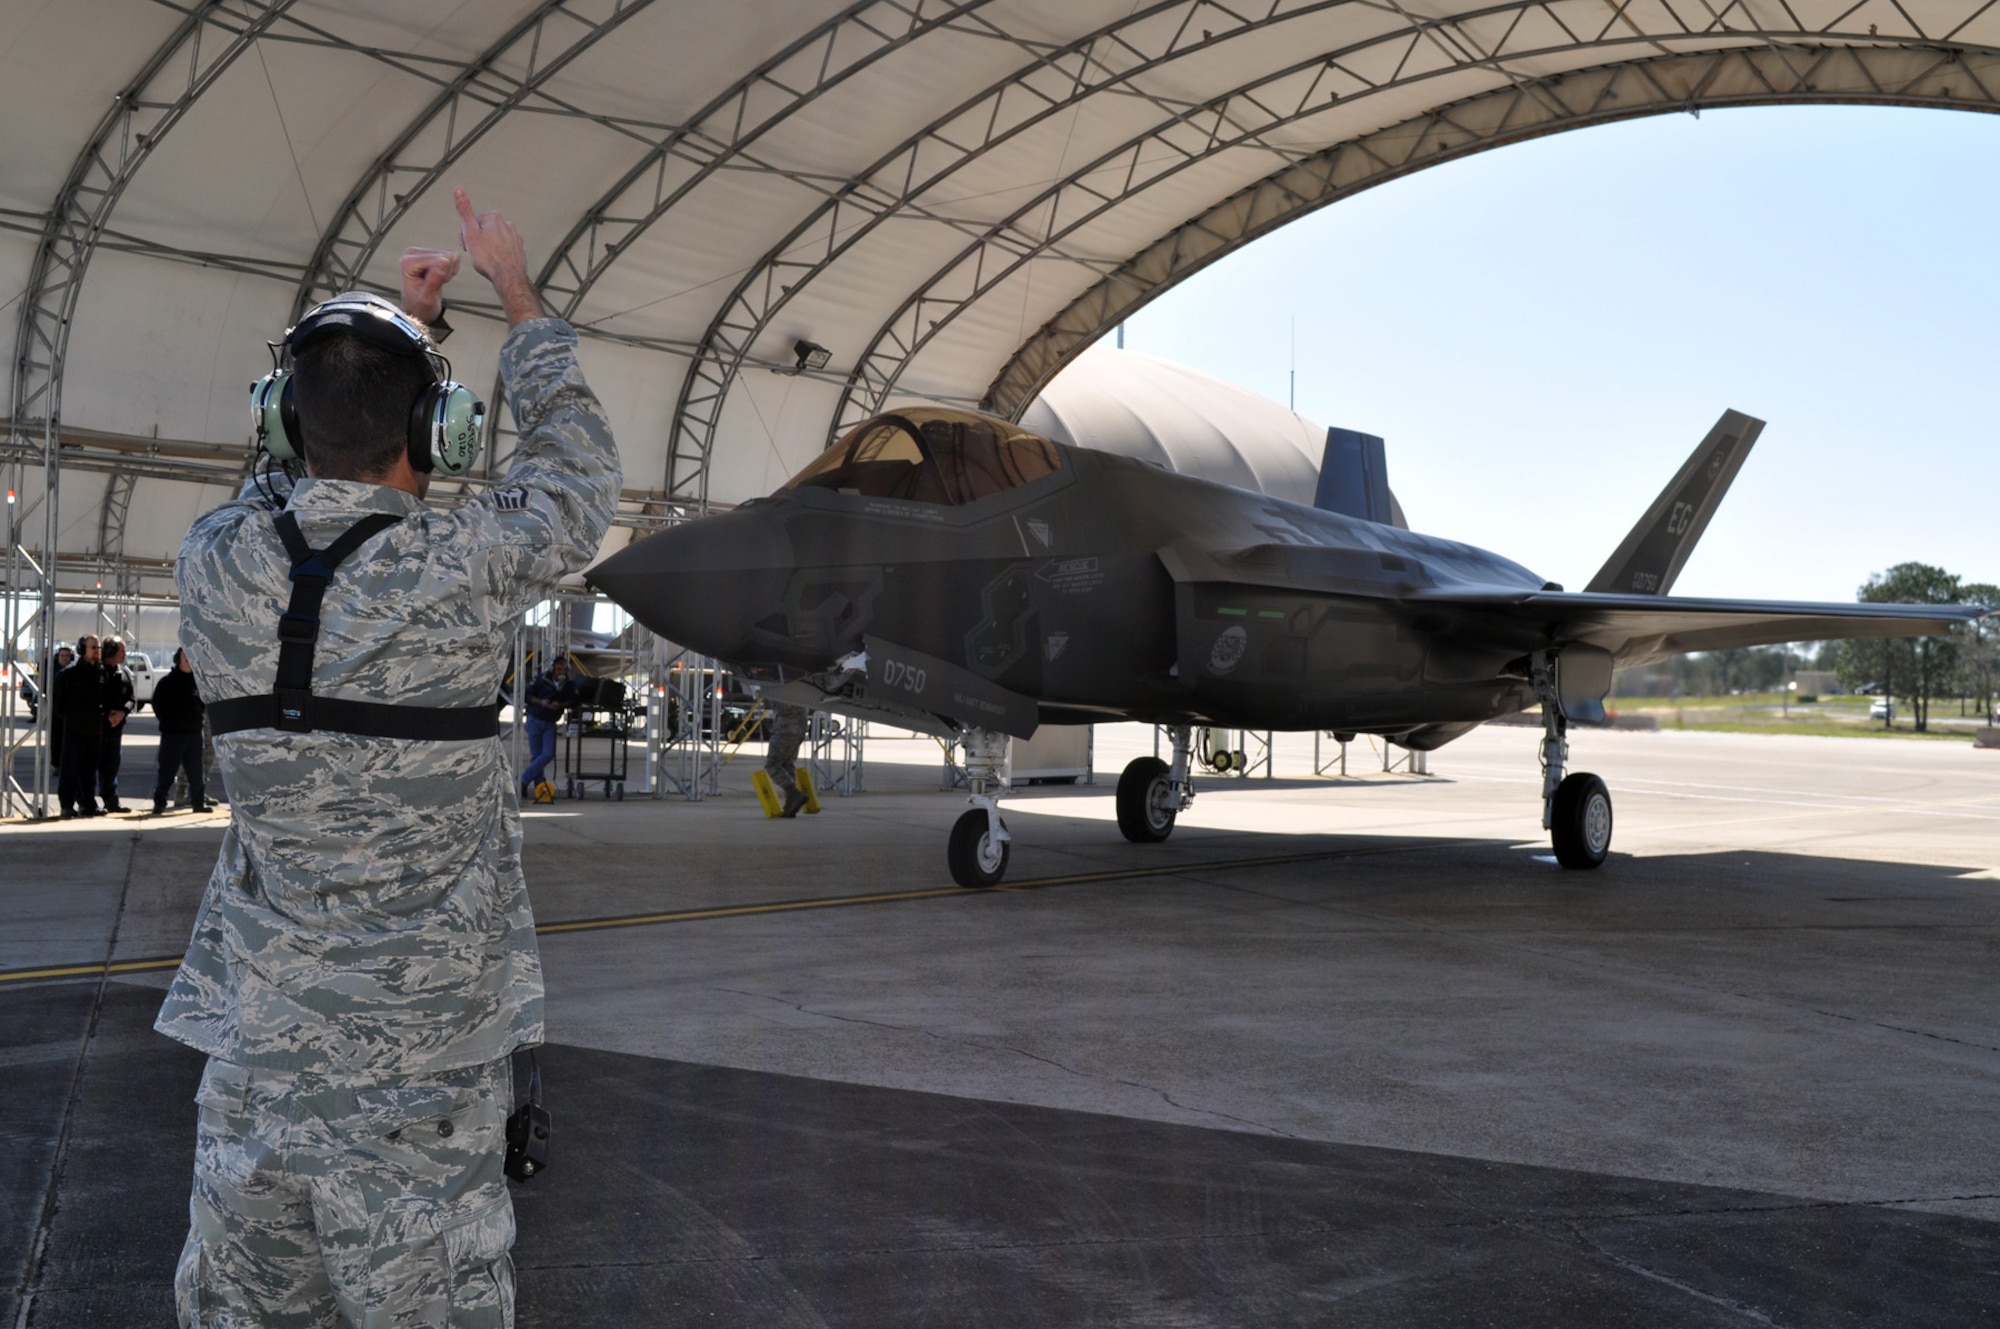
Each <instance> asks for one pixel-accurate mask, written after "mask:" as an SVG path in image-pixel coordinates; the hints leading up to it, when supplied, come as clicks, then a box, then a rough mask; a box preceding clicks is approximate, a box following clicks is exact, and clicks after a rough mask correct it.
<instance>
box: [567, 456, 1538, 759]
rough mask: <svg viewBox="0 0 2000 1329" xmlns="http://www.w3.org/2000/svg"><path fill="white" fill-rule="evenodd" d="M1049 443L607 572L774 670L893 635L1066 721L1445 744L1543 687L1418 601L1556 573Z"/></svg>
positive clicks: (812, 497) (653, 622)
mask: <svg viewBox="0 0 2000 1329" xmlns="http://www.w3.org/2000/svg"><path fill="white" fill-rule="evenodd" d="M1048 446H1050V447H1057V448H1059V450H1060V458H1061V466H1060V468H1059V469H1056V470H1055V471H1053V472H1052V473H1050V474H1047V475H1044V476H1042V477H1041V478H1039V479H1036V480H1033V481H1032V482H1030V483H1027V484H1023V485H1020V486H1018V487H1016V488H1012V489H1009V490H1007V491H1005V492H1002V493H998V494H993V495H990V496H988V497H983V498H979V499H977V500H975V501H972V502H968V503H963V504H956V505H954V504H948V503H930V502H920V501H911V500H906V499H901V498H889V497H870V496H868V495H865V494H857V493H843V492H839V491H838V490H835V489H829V488H814V487H802V488H790V489H785V490H781V491H780V492H779V493H778V494H776V495H774V496H772V497H769V498H764V499H758V500H755V501H753V502H751V503H749V504H746V505H744V506H743V507H741V508H739V509H737V510H735V511H733V512H730V513H726V514H721V515H717V516H712V517H708V518H704V519H702V520H700V521H696V522H692V523H689V524H688V525H686V526H683V527H678V528H675V529H672V530H669V531H666V532H663V533H661V534H659V535H656V536H653V537H651V538H650V539H648V540H646V541H645V542H643V543H642V544H639V545H636V546H634V547H633V548H631V549H630V550H628V551H626V552H624V553H622V554H620V555H618V556H616V557H615V558H613V559H612V560H610V561H609V562H607V563H606V564H605V565H603V566H602V567H601V568H599V569H597V570H596V571H593V573H592V574H591V579H592V580H593V581H594V582H597V583H598V584H599V585H601V586H603V587H604V588H605V589H607V590H608V591H610V592H611V593H612V594H613V595H614V597H615V598H617V599H618V600H619V601H620V602H621V603H623V604H624V605H625V606H626V607H627V608H629V609H631V610H632V611H633V612H634V613H635V615H636V616H637V617H638V618H639V620H640V621H641V622H643V623H645V624H646V625H647V626H648V627H650V628H652V629H653V630H654V631H656V632H658V633H660V634H661V635H663V636H665V637H667V638H668V639H669V640H672V641H674V642H677V643H679V644H682V645H685V646H688V647H690V648H692V649H695V650H697V651H700V652H702V653H704V654H709V655H714V656H716V657H718V658H720V659H723V660H725V661H728V662H730V663H731V664H734V665H737V666H739V667H743V668H745V669H746V671H747V672H749V673H750V674H751V675H752V676H757V675H759V674H762V675H764V676H766V677H769V676H770V675H771V673H772V671H774V670H777V671H782V673H783V674H785V675H786V676H791V675H795V674H819V673H823V672H825V671H827V670H829V669H831V668H832V667H833V666H834V665H835V663H836V662H837V661H839V660H841V659H843V658H844V657H848V656H850V655H852V654H853V653H855V652H858V651H860V650H862V649H863V644H864V638H874V639H879V640H881V641H886V642H893V643H896V644H897V645H899V646H902V647H907V648H910V649H911V650H912V651H915V652H919V653H922V654H923V655H927V656H930V657H934V658H936V659H938V660H943V661H949V662H951V663H952V664H955V665H959V666H962V667H963V668H964V669H965V670H967V671H969V672H970V673H971V674H974V675H976V676H978V677H979V678H980V679H983V680H986V681H988V682H990V683H991V684H992V685H994V686H996V687H998V688H1001V689H1005V690H1007V691H1008V692H1012V693H1016V694H1019V695H1021V696H1023V697H1026V698H1031V699H1033V700H1034V701H1035V702H1036V703H1037V705H1038V710H1039V719H1040V720H1041V721H1042V722H1045V723H1082V722H1089V721H1093V720H1102V719H1111V718H1129V719H1137V720H1144V721H1153V722H1160V723H1169V722H1177V721H1178V722H1190V721H1195V722H1206V723H1212V724H1219V725H1228V726H1232V727H1243V728H1252V729H1314V728H1318V729H1332V730H1354V731H1369V732H1376V733H1384V734H1395V735H1401V736H1406V737H1413V741H1415V742H1417V743H1419V744H1422V745H1426V746H1428V745H1431V744H1434V743H1435V742H1442V741H1444V740H1445V739H1447V738H1449V737H1451V736H1453V735H1455V734H1456V733H1459V732H1462V731H1463V730H1464V729H1465V728H1468V727H1470V726H1471V725H1473V724H1476V723H1478V722H1480V721H1482V720H1486V719H1490V718H1492V717H1493V716H1496V715H1501V714H1505V713H1507V712H1510V711H1514V710H1519V709H1521V708H1522V707H1524V706H1526V705H1528V704H1530V703H1531V702H1532V700H1533V697H1532V693H1531V691H1530V689H1529V687H1528V684H1527V682H1526V681H1525V679H1524V678H1523V677H1522V676H1521V675H1520V674H1519V673H1518V672H1515V673H1511V674H1510V673H1508V672H1506V671H1507V667H1508V665H1509V663H1510V661H1511V660H1512V659H1513V658H1514V657H1515V656H1517V655H1519V654H1521V653H1524V652H1525V651H1527V650H1531V649H1533V648H1534V646H1535V644H1536V642H1535V641H1534V640H1533V639H1532V638H1531V637H1523V638H1522V639H1521V641H1520V642H1518V643H1509V644H1508V645H1506V646H1504V647H1496V646H1494V645H1493V644H1492V643H1491V642H1484V641H1483V642H1482V643H1481V646H1480V648H1479V649H1476V650H1473V649H1466V650H1454V648H1453V644H1452V640H1451V636H1452V634H1451V628H1452V616H1451V615H1450V614H1449V613H1447V612H1441V611H1437V610H1426V609H1425V608H1423V607H1422V606H1420V605H1412V604H1408V603H1405V602H1404V601H1403V599H1402V597H1403V596H1405V595H1407V594H1408V593H1409V592H1411V591H1413V590H1417V589H1421V588H1431V587H1437V586H1441V585H1454V584H1465V585H1472V586H1478V587H1480V588H1484V589H1503V588H1504V589H1509V590H1516V591H1519V590H1534V589H1538V588H1540V587H1541V586H1542V585H1543V582H1542V579H1541V578H1539V577H1537V576H1536V575H1535V574H1533V573H1531V572H1529V571H1528V570H1527V569H1526V568H1523V567H1521V566H1520V565H1519V564H1516V563H1513V562H1511V561H1509V560H1507V559H1504V558H1500V557H1498V556H1497V555H1494V554H1491V553H1487V552H1486V551H1484V550H1480V549H1476V548H1473V547H1472V546H1470V545H1465V544H1459V543H1455V542H1452V541H1447V540H1439V539H1434V538H1431V537H1428V536H1423V535H1417V534H1414V533H1412V532H1410V531H1406V530H1401V529H1398V528H1396V527H1392V526H1385V525H1380V524H1377V523H1373V522H1366V521H1359V520H1355V519H1351V518H1347V517H1343V516H1339V515H1337V514H1334V513H1329V512H1323V511H1320V510H1319V509H1316V508H1310V507H1305V506H1302V505H1300V504H1296V503H1289V502H1285V501H1282V500H1279V499H1274V498H1269V497H1266V496H1264V495H1260V494H1255V493H1251V492H1249V491H1246V490H1241V489H1235V488H1231V487H1229V486H1225V485H1219V484H1213V483H1210V482H1207V481H1204V480H1199V479H1195V478H1192V477H1188V476H1182V475H1176V474H1172V473H1168V472H1164V471H1161V470H1157V469H1155V468H1153V467H1151V466H1148V465H1146V464H1144V463H1141V462H1137V461H1132V460H1129V459H1127V458H1123V457H1118V456H1113V455H1111V454H1108V453H1100V452H1093V451H1089V450H1086V449H1078V448H1068V447H1060V445H1055V444H1049V445H1048ZM1280 564H1289V565H1290V566H1278V565H1280ZM1272 574H1276V575H1277V577H1278V578H1279V579H1281V580H1283V581H1284V582H1285V584H1286V589H1274V588H1273V587H1272V586H1270V585H1269V584H1268V583H1269V582H1270V581H1271V580H1272V579H1273V578H1272ZM1239 577H1240V578H1241V579H1240V580H1239V579H1238V578H1239ZM1258 582H1261V583H1267V584H1253V583H1258ZM884 700H892V699H890V698H885V699H884ZM953 718H957V719H962V720H963V719H968V718H969V717H966V716H955V717H953ZM1427 739H1428V740H1429V742H1425V740H1427Z"/></svg>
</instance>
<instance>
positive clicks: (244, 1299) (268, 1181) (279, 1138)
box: [174, 1058, 514, 1329]
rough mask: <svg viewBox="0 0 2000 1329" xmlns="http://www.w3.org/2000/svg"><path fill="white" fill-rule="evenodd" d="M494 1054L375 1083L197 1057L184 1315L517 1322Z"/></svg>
mask: <svg viewBox="0 0 2000 1329" xmlns="http://www.w3.org/2000/svg"><path fill="white" fill-rule="evenodd" d="M512 1099H513V1080H512V1071H511V1068H510V1067H509V1064H508V1062H507V1061H506V1060H505V1059H504V1058H503V1059H502V1060H500V1061H496V1062H490V1063H488V1064H487V1065H485V1066H473V1067H466V1068H462V1069H459V1070H453V1071H444V1072H440V1073H437V1074H433V1075H423V1076H413V1077H403V1078H400V1079H391V1080H389V1081H384V1080H381V1079H379V1078H376V1077H365V1078H360V1079H357V1078H356V1077H353V1076H338V1075H333V1076H329V1075H315V1074H299V1073H296V1072H274V1071H256V1070H251V1069H249V1068H247V1067H243V1066H235V1065H231V1064H229V1063H228V1062H223V1061H215V1060H211V1061H210V1062H209V1064H208V1070H207V1071H206V1073H204V1074H203V1076H202V1078H201V1088H200V1089H199V1090H198V1091H197V1092H196V1094H195V1101H196V1102H197V1103H198V1104H199V1105H200V1108H201V1124H200V1126H199V1128H198V1130H197V1132H196V1136H195V1170H194V1175H195V1182H194V1198H193V1201H192V1203H191V1205H190V1209H191V1211H192V1219H193V1221H192V1223H191V1225H190V1228H189V1231H188V1238H187V1244H186V1245H185V1246H183V1247H182V1248H181V1258H180V1265H179V1267H178V1268H177V1269H176V1270H175V1271H174V1299H175V1303H176V1309H177V1311H178V1315H179V1319H180V1323H181V1324H183V1325H188V1326H197V1325H198V1326H203V1327H204V1329H206V1327H207V1326H222V1327H226V1329H251V1326H256V1329H336V1326H339V1325H341V1324H343V1323H344V1324H346V1325H350V1326H353V1327H354V1329H378V1327H379V1329H386V1327H387V1326H390V1325H396V1326H411V1325H427V1326H439V1327H440V1329H443V1327H444V1326H450V1329H506V1327H507V1326H510V1325H512V1323H513V1304H514V1264H513V1261H512V1259H511V1258H510V1257H509V1256H508V1254H507V1251H508V1248H509V1247H510V1246H512V1245H513V1243H514V1210H513V1205H512V1203H511V1201H510V1199H509V1197H508V1194H507V1181H506V1177H505V1176H504V1174H503V1173H502V1170H501V1161H502V1159H503V1157H504V1155H505V1149H504V1140H505V1131H506V1119H507V1113H508V1111H509V1107H510V1104H511V1102H512Z"/></svg>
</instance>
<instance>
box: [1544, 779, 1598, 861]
mask: <svg viewBox="0 0 2000 1329" xmlns="http://www.w3.org/2000/svg"><path fill="white" fill-rule="evenodd" d="M1549 837H1550V838H1551V839H1552V840H1554V841H1555V846H1556V862H1558V863H1560V864H1562V865H1563V866H1564V867H1566V868H1594V867H1596V866H1598V865H1599V864H1600V863H1602V862H1604V856H1605V855H1606V854H1607V853H1609V852H1610V849H1611V792H1610V791H1609V790H1607V789H1606V788H1605V787H1604V781H1602V780H1600V779H1598V778H1597V777H1596V776H1594V775H1589V774H1586V773H1585V772H1582V771H1579V772H1577V773H1576V774H1575V775H1572V776H1570V777H1569V778H1568V779H1566V780H1564V781H1563V782H1562V783H1561V784H1560V785H1558V786H1557V787H1556V797H1555V805H1554V806H1553V807H1552V808H1551V809H1550V817H1549Z"/></svg>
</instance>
